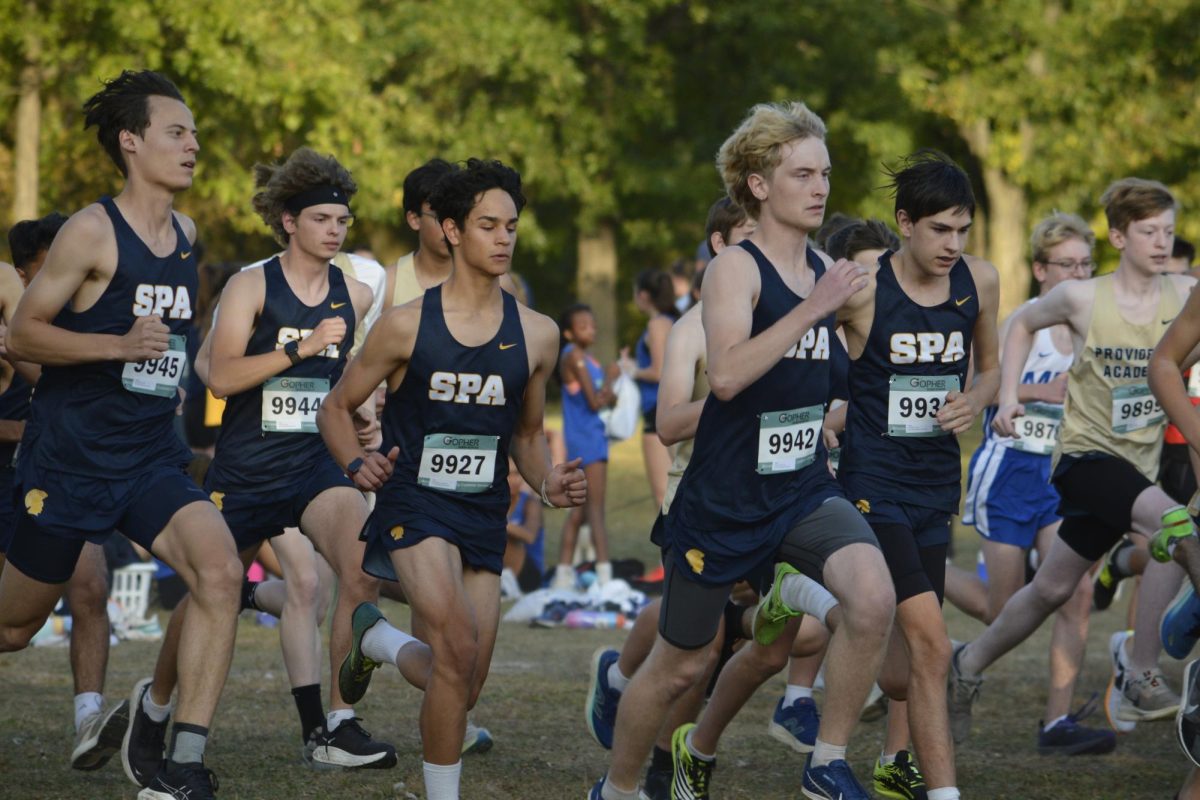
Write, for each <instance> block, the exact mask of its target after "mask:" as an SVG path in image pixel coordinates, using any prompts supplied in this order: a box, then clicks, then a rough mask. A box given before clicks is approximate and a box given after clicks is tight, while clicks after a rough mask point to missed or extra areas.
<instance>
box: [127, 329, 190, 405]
mask: <svg viewBox="0 0 1200 800" xmlns="http://www.w3.org/2000/svg"><path fill="white" fill-rule="evenodd" d="M186 366H187V344H186V342H185V341H184V338H183V337H182V336H174V335H173V336H170V337H169V338H168V339H167V352H165V353H163V354H162V355H161V356H159V357H158V358H155V359H151V360H149V361H127V362H126V363H125V367H124V369H122V370H121V385H122V386H124V387H125V388H126V389H127V390H128V391H131V392H136V393H137V394H150V395H154V396H155V397H171V396H172V395H174V394H175V393H176V392H178V390H179V381H180V379H182V378H183V370H184V369H185V367H186Z"/></svg>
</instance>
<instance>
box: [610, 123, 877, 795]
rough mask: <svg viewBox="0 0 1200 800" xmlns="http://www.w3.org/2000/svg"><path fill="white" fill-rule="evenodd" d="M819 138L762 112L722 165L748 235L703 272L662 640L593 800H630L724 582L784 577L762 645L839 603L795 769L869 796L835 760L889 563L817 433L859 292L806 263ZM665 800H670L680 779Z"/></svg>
mask: <svg viewBox="0 0 1200 800" xmlns="http://www.w3.org/2000/svg"><path fill="white" fill-rule="evenodd" d="M824 134H825V125H824V123H823V122H822V121H821V119H820V118H819V117H817V115H816V114H814V113H812V112H811V111H810V110H809V109H808V108H807V107H805V106H804V105H803V104H802V103H786V104H776V105H766V104H763V105H759V106H755V107H754V109H752V111H751V113H750V115H749V116H748V117H747V118H746V120H745V121H744V122H743V123H742V124H741V125H740V126H739V128H738V129H737V130H736V131H735V132H734V133H733V135H732V136H730V137H729V139H727V140H726V142H725V144H723V145H722V147H721V151H720V154H719V155H718V167H719V169H720V171H721V175H722V178H723V180H724V182H725V186H726V190H727V191H728V192H729V194H730V197H731V198H732V199H733V200H734V201H735V202H737V203H738V204H739V205H741V206H742V207H743V208H745V209H746V211H747V213H749V214H750V215H751V216H753V217H755V218H756V219H757V220H758V229H757V230H756V231H755V233H754V234H753V235H752V236H751V237H750V238H749V239H747V240H745V241H743V242H742V243H741V244H740V245H738V246H736V247H730V248H727V249H726V250H725V251H724V252H722V253H721V254H720V255H719V256H718V257H717V258H716V259H715V260H714V261H713V262H712V263H711V264H710V265H709V266H708V267H707V268H706V274H705V281H704V287H703V290H702V291H703V293H702V297H703V311H702V319H703V323H704V333H705V337H706V346H707V358H708V377H709V384H710V386H711V389H712V394H711V395H710V396H709V398H708V399H707V400H706V401H705V405H704V410H703V411H702V413H701V417H700V421H699V425H698V427H697V430H696V441H695V446H694V450H693V454H692V460H691V462H690V463H689V465H688V469H687V472H685V473H684V476H683V479H682V481H681V482H680V485H679V489H678V491H677V493H676V496H675V501H674V503H673V504H672V508H671V513H670V514H669V515H668V516H667V517H666V522H667V524H666V539H667V547H668V551H669V552H668V557H667V559H666V577H665V580H664V591H663V602H662V609H661V612H660V616H659V637H658V639H657V640H656V641H655V643H654V648H653V650H652V651H651V653H650V656H649V658H648V659H647V660H646V662H645V664H643V665H642V668H641V669H639V670H638V672H637V674H636V675H635V676H634V677H633V680H632V681H631V682H630V684H629V686H628V687H626V690H625V701H624V702H622V703H621V706H620V709H619V710H618V714H617V730H616V737H615V740H614V743H613V761H612V765H611V767H610V769H609V772H608V774H607V775H606V776H605V777H603V778H602V779H601V780H600V781H599V782H598V783H597V784H596V785H595V786H594V787H593V788H592V791H591V794H590V797H591V798H593V800H599V799H600V798H606V799H607V800H624V799H625V798H636V797H637V795H638V791H637V775H638V772H639V770H640V769H641V764H642V761H643V760H644V759H645V756H646V754H647V753H648V752H649V751H650V748H651V745H652V744H653V741H654V738H655V737H656V736H657V734H658V729H659V725H660V724H661V722H662V720H663V718H664V716H665V715H666V712H667V710H668V709H669V708H670V706H671V704H672V703H673V702H674V700H675V699H676V698H677V697H678V696H679V695H681V694H683V693H684V692H685V691H687V690H688V689H689V688H690V687H691V686H693V685H694V684H695V683H696V682H697V680H699V679H700V678H701V676H702V675H703V673H704V670H705V669H706V667H707V662H708V656H707V649H706V648H707V645H708V644H709V643H710V642H711V641H712V640H713V638H714V637H715V636H716V633H717V629H718V627H719V625H720V620H721V616H722V613H723V609H724V607H725V603H726V600H727V599H728V597H729V591H730V587H731V586H732V585H733V584H734V582H735V581H737V580H739V579H741V578H745V577H754V576H756V575H758V574H760V573H762V572H764V571H766V570H769V569H770V568H771V566H772V565H773V564H774V563H775V561H776V559H777V558H782V559H784V560H785V561H786V562H790V563H791V564H794V565H798V566H799V567H801V568H802V569H803V570H804V572H806V573H808V575H807V576H805V575H798V574H794V573H796V572H797V570H796V568H795V567H794V566H789V565H787V564H784V565H780V567H779V568H778V570H777V576H778V577H777V580H776V583H775V587H774V588H773V590H772V594H771V598H770V601H769V602H765V603H764V605H763V606H760V609H759V614H758V617H757V618H756V626H757V630H756V636H757V637H759V638H760V641H762V642H763V643H764V644H769V643H771V642H772V641H774V639H775V638H778V637H779V635H780V634H782V633H784V632H785V630H788V629H790V630H792V632H793V633H794V626H793V625H791V624H789V623H788V622H787V619H788V617H794V616H795V615H796V614H798V613H799V611H798V610H799V609H801V608H804V607H805V605H806V603H805V599H806V597H807V595H809V594H811V588H812V587H813V586H815V585H816V584H815V580H813V579H822V580H824V582H825V584H826V586H828V587H829V590H830V591H831V592H832V593H833V595H834V596H836V597H837V598H838V600H839V601H841V603H842V609H843V612H844V614H845V624H843V625H842V626H840V628H839V630H838V632H837V633H836V634H835V635H834V637H833V640H832V642H831V645H830V659H831V664H832V666H831V669H830V680H831V682H832V685H831V686H830V697H831V698H835V700H834V702H831V703H830V704H829V708H828V709H827V710H826V716H825V719H824V721H823V723H822V728H821V734H820V736H819V737H818V740H817V744H816V749H815V750H814V752H813V754H812V755H811V757H810V760H809V764H808V766H807V767H806V769H805V772H804V777H803V783H802V787H801V788H802V791H803V792H804V794H805V796H807V797H816V798H821V797H838V796H839V795H840V796H843V797H847V798H850V797H853V798H865V797H866V796H867V795H866V793H865V792H864V791H863V789H862V787H861V786H860V785H859V784H858V782H857V781H856V780H855V779H854V775H853V773H852V772H851V771H850V767H849V765H848V764H847V762H846V760H845V747H846V744H847V742H848V740H849V735H850V731H851V730H852V728H853V726H854V722H855V721H856V720H857V718H858V712H859V710H860V709H861V708H862V704H863V700H864V699H865V698H866V695H867V692H868V691H869V688H870V685H871V683H872V681H873V680H874V677H875V673H876V671H877V669H878V664H879V660H880V659H881V658H882V646H883V643H884V640H885V638H886V635H887V630H888V626H889V621H890V618H891V613H892V602H891V601H892V592H891V589H890V587H889V586H888V583H887V580H886V577H885V574H886V573H885V565H884V563H883V559H882V557H881V555H880V553H879V551H878V549H877V547H876V545H875V542H874V540H873V538H872V536H871V533H870V531H869V529H867V527H866V525H864V524H863V523H862V521H861V518H860V517H859V515H858V514H856V513H853V508H852V507H851V506H850V505H849V504H848V503H847V502H846V501H845V500H844V499H843V498H842V497H841V494H840V492H839V491H838V488H837V485H836V484H835V483H834V481H833V479H832V478H831V476H830V475H829V471H828V468H827V466H826V463H825V448H824V444H823V443H822V441H821V420H822V417H823V409H824V403H825V400H826V398H827V397H828V394H829V383H830V377H829V354H830V344H829V340H830V338H831V337H832V336H833V314H834V312H835V311H836V310H837V309H838V308H839V307H840V306H841V305H842V304H843V303H844V302H845V301H846V299H847V298H848V297H850V296H851V295H852V294H854V293H855V292H856V291H860V290H861V289H862V287H863V286H864V285H865V284H866V282H867V277H866V274H865V272H866V271H865V270H864V269H863V268H862V267H860V266H858V265H855V264H851V263H849V262H844V261H843V262H839V263H838V264H836V265H833V264H831V263H829V262H828V261H827V260H826V259H824V258H822V257H820V256H819V255H817V254H816V252H815V251H813V250H811V249H810V248H809V247H808V235H809V233H810V232H812V231H814V230H816V229H817V228H818V227H819V226H820V224H821V220H822V218H823V216H824V212H825V199H826V197H827V196H828V192H829V156H828V153H827V151H826V149H825V142H824ZM689 738H690V737H687V736H686V733H685V736H684V739H685V741H684V742H682V745H683V746H684V747H687V748H688V750H689V753H690V755H691V757H692V760H693V762H694V767H695V769H694V770H691V769H690V770H689V772H690V773H692V774H690V775H689V776H688V784H689V786H688V790H689V791H692V792H693V794H695V793H700V794H701V796H703V795H704V794H706V792H707V783H708V778H707V774H706V773H707V772H709V771H710V770H711V764H712V758H713V757H712V754H705V753H701V752H696V751H695V749H694V748H693V747H692V746H691V742H690V741H688V739H689ZM675 781H676V782H675V787H674V789H673V790H674V791H675V793H676V794H679V793H680V791H681V789H680V774H679V772H678V771H677V772H676V776H675Z"/></svg>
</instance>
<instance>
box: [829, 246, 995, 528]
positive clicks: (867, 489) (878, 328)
mask: <svg viewBox="0 0 1200 800" xmlns="http://www.w3.org/2000/svg"><path fill="white" fill-rule="evenodd" d="M978 316H979V296H978V291H977V290H976V287H975V280H974V279H973V278H972V277H971V269H970V267H968V266H967V262H966V261H964V260H963V259H961V258H960V259H959V260H958V261H957V262H956V263H955V264H954V266H953V267H951V269H950V296H949V297H948V298H946V301H945V302H944V303H940V304H938V305H936V306H922V305H918V304H917V303H915V302H913V300H912V299H911V298H909V296H908V295H907V294H906V293H905V292H904V290H903V289H902V288H900V284H899V283H898V282H897V281H896V274H895V272H894V271H893V269H892V253H891V252H887V253H885V254H884V255H882V256H880V258H879V272H878V273H877V275H876V289H875V316H874V319H873V320H872V321H871V333H870V336H869V337H868V338H867V344H866V347H865V348H864V349H863V352H862V355H860V356H859V357H858V358H857V359H856V360H853V361H851V363H850V408H849V411H848V412H847V417H846V434H845V440H844V447H843V448H842V463H841V466H840V468H839V469H838V477H839V479H841V480H842V482H843V484H845V485H846V487H847V493H848V494H849V495H850V496H851V497H852V498H854V497H869V498H872V499H876V498H878V499H883V500H891V501H893V502H897V503H904V504H907V505H913V506H919V507H922V508H930V509H934V510H937V511H945V512H947V513H951V514H955V513H957V512H958V501H959V496H960V494H961V474H962V465H961V462H960V455H959V448H958V437H957V436H953V435H949V434H947V435H942V436H932V437H899V436H889V435H888V433H887V431H888V393H889V379H890V377H891V376H893V375H902V376H904V375H925V376H940V375H954V376H957V377H958V382H959V386H960V387H961V390H965V389H966V388H967V386H966V380H967V365H968V363H969V361H970V358H969V356H970V354H971V339H972V334H973V332H974V330H975V320H976V318H977V317H978ZM851 487H853V488H852V489H851Z"/></svg>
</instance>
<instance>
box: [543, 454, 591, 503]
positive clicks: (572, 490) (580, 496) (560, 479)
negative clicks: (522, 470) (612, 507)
mask: <svg viewBox="0 0 1200 800" xmlns="http://www.w3.org/2000/svg"><path fill="white" fill-rule="evenodd" d="M582 463H583V459H582V458H576V459H573V460H571V461H568V462H567V463H565V464H555V465H554V469H552V470H550V474H549V475H547V476H546V497H547V498H549V500H550V502H551V503H553V504H554V505H556V506H558V507H559V508H569V507H571V506H581V505H583V504H584V503H585V502H586V501H587V478H586V477H584V474H583V470H582V469H580V468H579V465H580V464H582Z"/></svg>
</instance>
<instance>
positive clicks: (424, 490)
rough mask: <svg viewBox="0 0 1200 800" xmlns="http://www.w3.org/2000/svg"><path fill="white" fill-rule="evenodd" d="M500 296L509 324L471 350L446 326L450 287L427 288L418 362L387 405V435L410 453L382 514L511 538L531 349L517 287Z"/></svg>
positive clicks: (400, 461) (384, 497)
mask: <svg viewBox="0 0 1200 800" xmlns="http://www.w3.org/2000/svg"><path fill="white" fill-rule="evenodd" d="M500 296H501V298H502V302H503V304H504V318H503V320H502V321H501V323H500V329H499V330H498V331H497V332H496V335H495V336H494V337H493V338H492V339H491V340H490V341H488V342H487V343H485V344H482V345H480V346H478V347H467V346H465V345H463V344H460V343H459V341H458V340H457V339H455V338H454V336H453V335H452V334H451V333H450V329H449V328H448V327H447V326H446V318H445V316H444V315H443V312H442V287H441V286H435V287H433V288H432V289H429V290H428V291H426V292H425V296H424V299H423V300H422V301H421V321H420V325H419V327H418V329H417V338H416V341H415V342H414V343H413V352H412V358H411V359H410V360H409V362H408V369H407V370H406V371H405V374H404V379H403V380H402V381H401V382H400V385H399V386H398V387H397V388H396V390H395V391H394V392H392V393H390V394H389V395H388V398H387V403H386V404H385V405H384V408H383V437H384V441H386V442H389V445H388V446H389V447H390V446H391V444H395V445H398V446H399V447H400V455H399V457H398V458H397V460H396V466H395V469H394V471H393V472H392V476H391V477H390V478H389V479H388V481H387V483H385V484H384V486H383V488H381V489H380V490H379V492H378V493H377V495H378V500H377V509H376V510H377V512H379V511H382V510H385V509H386V511H387V512H388V513H389V514H391V515H393V516H394V517H395V518H396V519H397V520H399V521H401V522H402V524H409V523H412V524H420V525H421V526H422V528H423V529H424V530H425V531H426V532H428V533H437V532H439V531H446V532H450V533H453V534H456V535H459V536H472V535H475V536H499V537H501V541H503V537H504V535H505V528H506V518H507V514H508V504H509V492H508V446H509V442H510V440H511V439H512V433H513V429H514V428H515V427H516V424H517V420H518V418H519V417H520V415H521V406H522V404H523V402H524V399H525V385H526V383H528V381H529V355H528V351H527V350H526V346H525V332H524V330H523V329H522V327H521V316H520V310H519V309H518V307H517V301H516V300H515V299H514V298H513V296H512V295H510V294H509V293H508V292H501V293H500ZM451 456H453V461H452V460H451ZM464 461H465V462H466V463H465V464H464V463H463V462H464ZM481 467H482V471H481ZM451 484H453V485H454V486H455V488H450V486H451Z"/></svg>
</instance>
